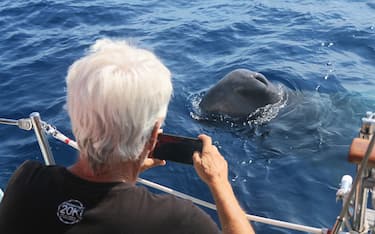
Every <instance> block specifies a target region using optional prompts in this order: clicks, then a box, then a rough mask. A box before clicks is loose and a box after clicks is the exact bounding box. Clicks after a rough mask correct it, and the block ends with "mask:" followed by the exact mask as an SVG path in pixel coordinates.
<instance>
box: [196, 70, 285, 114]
mask: <svg viewBox="0 0 375 234" xmlns="http://www.w3.org/2000/svg"><path fill="white" fill-rule="evenodd" d="M280 99H281V97H280V95H279V94H278V90H277V88H276V87H275V86H274V85H273V84H272V83H271V82H269V81H268V80H267V78H266V77H265V76H264V75H262V74H261V73H258V72H253V71H250V70H247V69H236V70H234V71H231V72H230V73H228V74H227V75H225V76H224V77H223V78H222V79H221V80H220V81H219V82H218V83H217V84H215V85H214V86H213V87H212V88H210V89H209V90H208V91H207V93H206V94H205V95H204V97H203V99H202V101H201V102H200V104H199V107H200V108H201V109H202V110H203V111H204V112H206V113H212V114H226V115H229V116H232V117H245V116H248V115H250V114H251V113H253V112H254V111H255V110H257V109H258V108H260V107H263V106H266V105H268V104H274V103H276V102H278V101H280Z"/></svg>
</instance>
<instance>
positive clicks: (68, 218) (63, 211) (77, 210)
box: [57, 199, 85, 224]
mask: <svg viewBox="0 0 375 234" xmlns="http://www.w3.org/2000/svg"><path fill="white" fill-rule="evenodd" d="M84 210H85V207H84V206H83V204H82V203H81V202H80V201H78V200H73V199H71V200H69V201H64V202H63V203H61V204H60V205H59V206H58V208H57V217H59V219H60V221H61V222H63V223H65V224H75V223H78V222H79V221H81V220H82V217H83V211H84Z"/></svg>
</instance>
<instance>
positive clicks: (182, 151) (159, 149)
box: [152, 133, 203, 164]
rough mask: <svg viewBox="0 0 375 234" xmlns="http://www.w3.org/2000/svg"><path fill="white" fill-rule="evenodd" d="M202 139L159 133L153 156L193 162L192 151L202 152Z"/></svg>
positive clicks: (188, 162)
mask: <svg viewBox="0 0 375 234" xmlns="http://www.w3.org/2000/svg"><path fill="white" fill-rule="evenodd" d="M202 147H203V144H202V141H201V140H199V139H198V138H191V137H184V136H177V135H171V134H165V133H161V134H159V136H158V142H157V143H156V147H155V149H154V152H153V154H152V155H153V157H154V158H158V159H163V160H169V161H174V162H179V163H185V164H193V153H194V152H195V151H199V152H202Z"/></svg>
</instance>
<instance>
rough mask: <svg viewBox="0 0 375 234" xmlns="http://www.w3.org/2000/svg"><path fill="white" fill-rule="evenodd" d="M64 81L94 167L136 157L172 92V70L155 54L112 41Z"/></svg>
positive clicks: (95, 49) (76, 127) (81, 142)
mask: <svg viewBox="0 0 375 234" xmlns="http://www.w3.org/2000/svg"><path fill="white" fill-rule="evenodd" d="M66 82H67V108H68V112H69V116H70V119H71V123H72V127H73V133H74V135H75V137H76V139H77V142H78V146H79V149H80V151H81V154H83V155H84V156H87V157H88V161H89V162H90V165H91V167H92V168H93V169H94V170H96V169H97V168H99V167H101V166H103V165H106V164H111V163H112V162H115V161H119V160H120V161H128V160H132V161H134V160H138V159H139V156H140V154H141V153H142V150H143V149H144V146H145V144H146V142H147V140H148V139H149V137H150V135H151V132H152V129H153V127H154V125H155V123H156V121H158V120H159V119H164V118H165V116H166V113H167V108H168V103H169V100H170V98H171V94H172V83H171V74H170V72H169V70H168V69H167V68H166V67H165V66H164V65H163V64H162V63H161V62H160V61H159V59H158V58H157V57H156V56H155V55H154V54H153V53H152V52H149V51H147V50H144V49H140V48H136V47H134V46H130V45H129V44H128V43H127V42H125V41H112V40H109V39H101V40H98V41H96V43H95V44H94V45H93V46H92V47H91V50H90V51H89V53H88V55H86V56H85V57H83V58H81V59H79V60H78V61H76V62H74V63H73V64H72V65H71V66H70V68H69V71H68V75H67V78H66Z"/></svg>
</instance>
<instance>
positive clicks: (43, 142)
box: [30, 112, 56, 165]
mask: <svg viewBox="0 0 375 234" xmlns="http://www.w3.org/2000/svg"><path fill="white" fill-rule="evenodd" d="M30 119H31V123H32V125H33V129H34V132H35V136H36V138H37V140H38V144H39V147H40V150H41V151H42V155H43V159H44V162H45V163H46V165H55V164H56V163H55V159H54V158H53V155H52V151H51V149H50V147H49V144H48V140H47V138H46V135H45V134H44V131H43V128H42V123H41V119H40V115H39V113H38V112H33V113H31V114H30Z"/></svg>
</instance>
